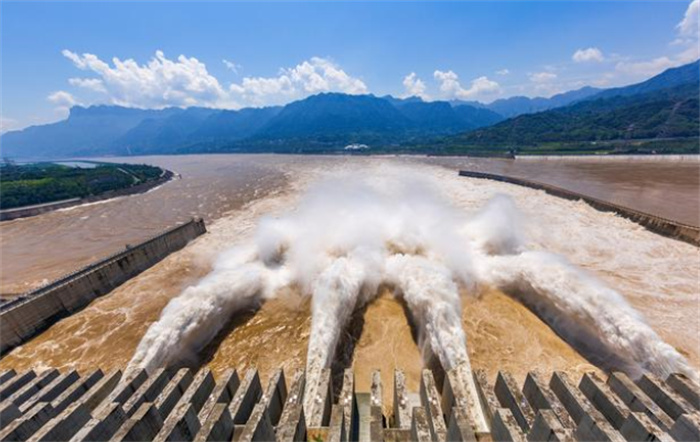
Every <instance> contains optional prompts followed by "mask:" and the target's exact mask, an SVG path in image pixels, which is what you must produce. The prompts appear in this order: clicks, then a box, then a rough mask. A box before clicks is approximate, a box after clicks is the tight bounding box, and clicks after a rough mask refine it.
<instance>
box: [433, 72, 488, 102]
mask: <svg viewBox="0 0 700 442" xmlns="http://www.w3.org/2000/svg"><path fill="white" fill-rule="evenodd" d="M433 76H434V77H435V79H436V80H437V81H438V82H439V83H440V91H441V92H442V94H443V95H444V96H445V98H448V99H455V98H457V99H474V98H476V97H478V96H484V95H492V94H496V93H499V92H500V91H501V87H500V85H499V84H498V83H497V82H495V81H492V80H489V79H488V77H479V78H476V79H474V80H472V82H471V86H470V87H469V88H468V89H465V88H463V87H462V85H461V84H460V82H459V77H458V76H457V74H455V73H454V72H453V71H435V72H434V73H433Z"/></svg>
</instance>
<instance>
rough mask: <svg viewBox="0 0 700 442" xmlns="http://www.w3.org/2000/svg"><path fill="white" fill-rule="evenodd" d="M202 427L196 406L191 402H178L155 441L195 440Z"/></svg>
mask: <svg viewBox="0 0 700 442" xmlns="http://www.w3.org/2000/svg"><path fill="white" fill-rule="evenodd" d="M200 427H201V425H200V423H199V419H198V418H197V411H196V410H195V409H194V405H193V404H192V403H191V402H178V404H177V406H176V407H175V409H174V410H172V412H171V413H170V415H169V416H168V418H167V419H166V420H165V422H163V427H162V428H161V429H160V431H159V432H158V434H157V435H156V437H155V438H154V439H153V440H154V441H155V442H165V441H172V440H183V441H186V440H193V439H194V438H195V436H196V435H197V433H198V432H199V429H200Z"/></svg>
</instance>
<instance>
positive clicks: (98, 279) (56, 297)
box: [0, 218, 206, 354]
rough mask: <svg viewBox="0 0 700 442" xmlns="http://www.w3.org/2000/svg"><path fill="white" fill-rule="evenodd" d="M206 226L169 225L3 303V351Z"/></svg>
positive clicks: (195, 222) (0, 311)
mask: <svg viewBox="0 0 700 442" xmlns="http://www.w3.org/2000/svg"><path fill="white" fill-rule="evenodd" d="M205 232H206V227H205V226H204V221H203V220H202V219H199V218H197V219H192V220H191V221H189V222H187V223H185V224H182V225H180V226H176V227H174V228H172V229H169V230H167V231H165V232H163V233H161V234H159V235H157V236H155V237H153V238H151V239H149V240H146V241H144V242H142V243H140V244H138V245H135V246H127V247H126V249H125V250H123V251H120V252H118V253H115V254H113V255H111V256H108V257H106V258H104V259H102V260H99V261H97V262H95V263H93V264H90V265H88V266H86V267H83V268H81V269H78V270H76V271H74V272H72V273H70V274H68V275H66V276H64V277H62V278H59V279H58V280H56V281H53V282H51V283H49V284H47V285H45V286H43V287H40V288H38V289H36V290H33V291H31V292H29V293H25V294H23V295H20V296H18V297H16V298H13V299H10V300H7V301H5V302H4V303H2V304H0V335H1V336H2V342H1V343H0V354H5V353H6V352H7V351H9V350H11V349H12V348H14V347H15V346H17V345H20V344H21V343H22V342H24V341H26V340H27V339H29V338H31V337H32V336H34V335H36V334H37V333H40V332H41V331H43V330H45V329H46V328H48V327H49V326H50V325H51V324H53V323H54V322H56V321H57V320H59V319H60V318H62V317H65V316H68V315H70V314H72V313H74V312H76V311H78V310H80V309H82V308H83V307H85V306H86V305H87V304H89V303H90V302H91V301H92V300H93V299H95V298H97V297H99V296H102V295H105V294H107V293H109V292H110V291H112V290H113V289H114V288H116V287H118V286H119V285H121V284H122V283H124V282H125V281H127V280H129V279H130V278H133V277H134V276H136V275H138V274H139V273H141V272H142V271H144V270H146V269H147V268H149V267H151V266H153V265H154V264H156V263H157V262H159V261H160V260H162V259H163V258H165V257H166V256H168V255H169V254H170V253H172V252H174V251H177V250H179V249H181V248H183V247H184V246H185V245H187V243H188V242H189V241H191V240H192V239H194V238H196V237H197V236H199V235H201V234H203V233H205Z"/></svg>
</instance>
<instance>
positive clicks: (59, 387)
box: [20, 370, 80, 412]
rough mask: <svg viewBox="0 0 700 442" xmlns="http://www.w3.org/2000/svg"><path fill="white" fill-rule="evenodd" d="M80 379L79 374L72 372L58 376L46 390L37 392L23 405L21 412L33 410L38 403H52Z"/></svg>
mask: <svg viewBox="0 0 700 442" xmlns="http://www.w3.org/2000/svg"><path fill="white" fill-rule="evenodd" d="M79 379H80V376H79V375H78V372H77V371H75V370H70V371H69V372H67V373H64V374H61V375H59V376H57V377H56V378H55V379H54V380H52V381H51V382H49V383H48V384H47V385H46V386H45V387H44V388H42V389H40V390H39V391H37V392H36V393H35V394H34V395H33V396H32V397H30V398H29V399H27V401H26V402H25V403H24V404H22V406H21V407H20V410H21V411H22V412H25V411H27V410H29V409H30V408H32V407H33V406H34V405H35V404H37V403H38V402H51V401H53V400H54V399H56V398H57V397H58V396H59V395H60V394H62V393H64V392H65V391H66V390H67V389H68V388H70V386H71V385H73V384H74V383H75V382H77V381H78V380H79Z"/></svg>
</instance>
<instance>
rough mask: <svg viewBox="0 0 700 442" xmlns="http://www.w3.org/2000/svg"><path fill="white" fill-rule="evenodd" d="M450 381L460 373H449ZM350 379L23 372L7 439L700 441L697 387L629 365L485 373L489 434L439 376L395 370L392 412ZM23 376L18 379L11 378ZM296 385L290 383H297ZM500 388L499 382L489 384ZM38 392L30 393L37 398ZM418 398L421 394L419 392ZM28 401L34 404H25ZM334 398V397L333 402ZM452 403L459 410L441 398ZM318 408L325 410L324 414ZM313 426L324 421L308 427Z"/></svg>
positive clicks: (4, 411) (4, 410) (12, 399)
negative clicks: (325, 383)
mask: <svg viewBox="0 0 700 442" xmlns="http://www.w3.org/2000/svg"><path fill="white" fill-rule="evenodd" d="M446 374H447V376H446V378H445V382H448V381H449V378H450V375H451V373H450V372H448V373H446ZM342 375H343V387H342V390H341V392H340V394H339V395H338V396H337V397H335V398H334V397H333V395H331V394H329V395H328V399H327V401H328V404H329V408H330V411H328V412H327V415H326V409H327V408H328V407H326V406H325V405H324V406H320V407H314V409H315V410H311V411H310V412H309V413H310V415H309V416H305V413H304V409H303V399H304V398H303V394H304V383H305V376H304V373H303V372H301V371H300V372H296V373H294V374H293V375H291V376H289V377H287V376H285V374H284V372H283V371H282V370H279V371H277V372H275V373H274V374H273V375H272V376H271V377H270V378H269V379H266V380H265V383H264V384H265V385H266V388H265V389H264V391H263V389H262V388H261V385H262V383H261V381H260V376H259V374H258V373H257V371H255V370H249V371H248V372H246V375H245V376H244V378H243V381H242V382H239V380H238V376H237V374H236V371H235V370H229V371H227V372H225V373H223V374H222V375H220V376H219V377H217V378H215V377H214V376H213V374H212V373H211V372H210V371H209V370H208V369H203V370H201V371H199V372H198V373H193V372H192V371H190V370H189V369H187V368H183V369H179V370H177V371H171V370H156V371H154V372H153V373H151V374H150V375H147V374H146V373H145V372H143V371H142V372H137V373H134V374H130V375H129V377H128V378H125V379H121V378H122V375H121V372H119V371H115V372H110V373H107V374H104V373H102V372H101V371H99V370H97V371H94V372H91V373H83V374H79V373H77V372H75V371H66V372H64V373H60V372H58V371H56V370H44V371H42V372H41V373H35V372H26V373H20V374H17V373H13V374H12V376H5V379H2V377H0V379H2V380H3V382H2V385H6V388H7V387H10V386H12V387H11V388H10V389H9V390H5V391H9V392H11V394H9V393H8V392H6V393H5V398H4V399H3V400H2V401H0V417H1V418H2V419H0V421H1V422H2V429H0V440H3V441H5V440H7V441H25V440H32V441H64V440H66V441H67V440H71V441H83V440H112V441H135V440H162V441H166V440H188V441H189V440H196V441H218V440H225V441H230V440H234V441H251V442H253V441H280V442H282V441H309V440H313V441H328V442H330V441H337V442H347V441H386V442H393V441H397V442H398V441H402V442H403V441H438V442H446V441H469V442H476V441H514V442H515V441H517V442H525V441H576V440H579V441H593V440H595V441H599V440H601V441H603V440H604V441H620V442H622V441H637V440H649V441H672V440H679V441H697V440H699V439H700V413H698V410H697V408H696V407H695V406H694V405H693V404H692V403H691V402H690V400H688V398H689V399H691V400H692V394H691V393H692V392H694V391H697V390H698V386H697V385H695V384H694V383H693V382H692V381H691V380H689V379H687V378H685V377H682V376H680V375H671V376H669V377H668V378H667V379H659V378H656V377H654V376H650V375H645V376H643V377H642V378H641V379H638V380H636V381H632V380H631V379H629V378H628V377H627V376H625V375H623V374H622V373H612V374H611V375H610V376H608V377H607V379H602V378H601V377H599V376H596V375H593V374H585V375H584V376H583V377H582V378H581V379H580V382H579V383H578V387H576V386H575V385H576V383H575V382H573V381H572V380H571V379H570V378H569V377H568V376H567V375H566V374H565V373H562V372H555V373H553V374H552V375H551V376H544V375H542V374H541V373H540V374H535V373H529V374H528V376H527V378H526V380H525V382H524V384H523V385H518V383H517V382H516V381H515V379H514V378H513V376H511V375H510V374H509V373H507V372H499V374H498V376H497V377H496V379H488V378H487V377H486V376H485V374H484V373H483V372H476V373H475V375H474V380H475V383H476V385H477V389H478V390H479V395H480V397H481V398H482V404H484V405H483V406H484V408H485V410H482V411H484V412H485V414H486V415H488V422H489V424H488V431H487V432H483V431H479V430H478V428H477V426H476V425H475V423H474V421H473V420H472V418H471V416H472V415H474V413H473V411H472V412H470V411H469V410H468V409H467V408H466V407H467V406H469V405H468V404H469V403H470V402H469V401H467V398H465V397H462V395H464V394H465V393H464V392H463V391H461V390H460V389H448V390H447V391H448V394H449V396H450V397H449V398H448V401H447V402H445V398H444V397H441V395H440V393H439V390H438V387H437V385H436V382H435V379H434V377H433V373H432V372H431V371H429V370H424V371H423V372H422V373H421V383H420V391H419V392H412V391H409V390H408V388H407V386H406V383H405V378H404V375H403V372H401V371H396V372H395V373H394V382H393V386H392V387H393V389H394V391H393V397H394V398H395V399H394V401H395V403H394V407H393V408H392V409H391V411H390V412H389V414H388V415H384V410H386V409H385V408H383V407H382V388H383V387H382V384H381V380H380V376H379V373H378V372H375V373H373V375H372V386H371V392H370V393H360V392H355V380H354V375H353V372H352V371H351V370H346V371H345V372H343V373H342ZM12 379H14V381H12ZM287 385H289V388H287ZM491 385H493V387H491ZM30 392H31V394H30ZM414 398H415V400H414ZM18 402H19V403H21V404H20V405H24V404H26V405H27V406H26V407H20V406H18V405H17V403H18ZM324 402H325V400H324ZM445 403H447V404H448V405H449V407H450V410H449V412H447V411H446V410H445V408H444V407H443V404H445ZM314 413H315V414H314ZM307 422H314V423H317V425H316V426H314V427H307V425H306V423H307Z"/></svg>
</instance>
